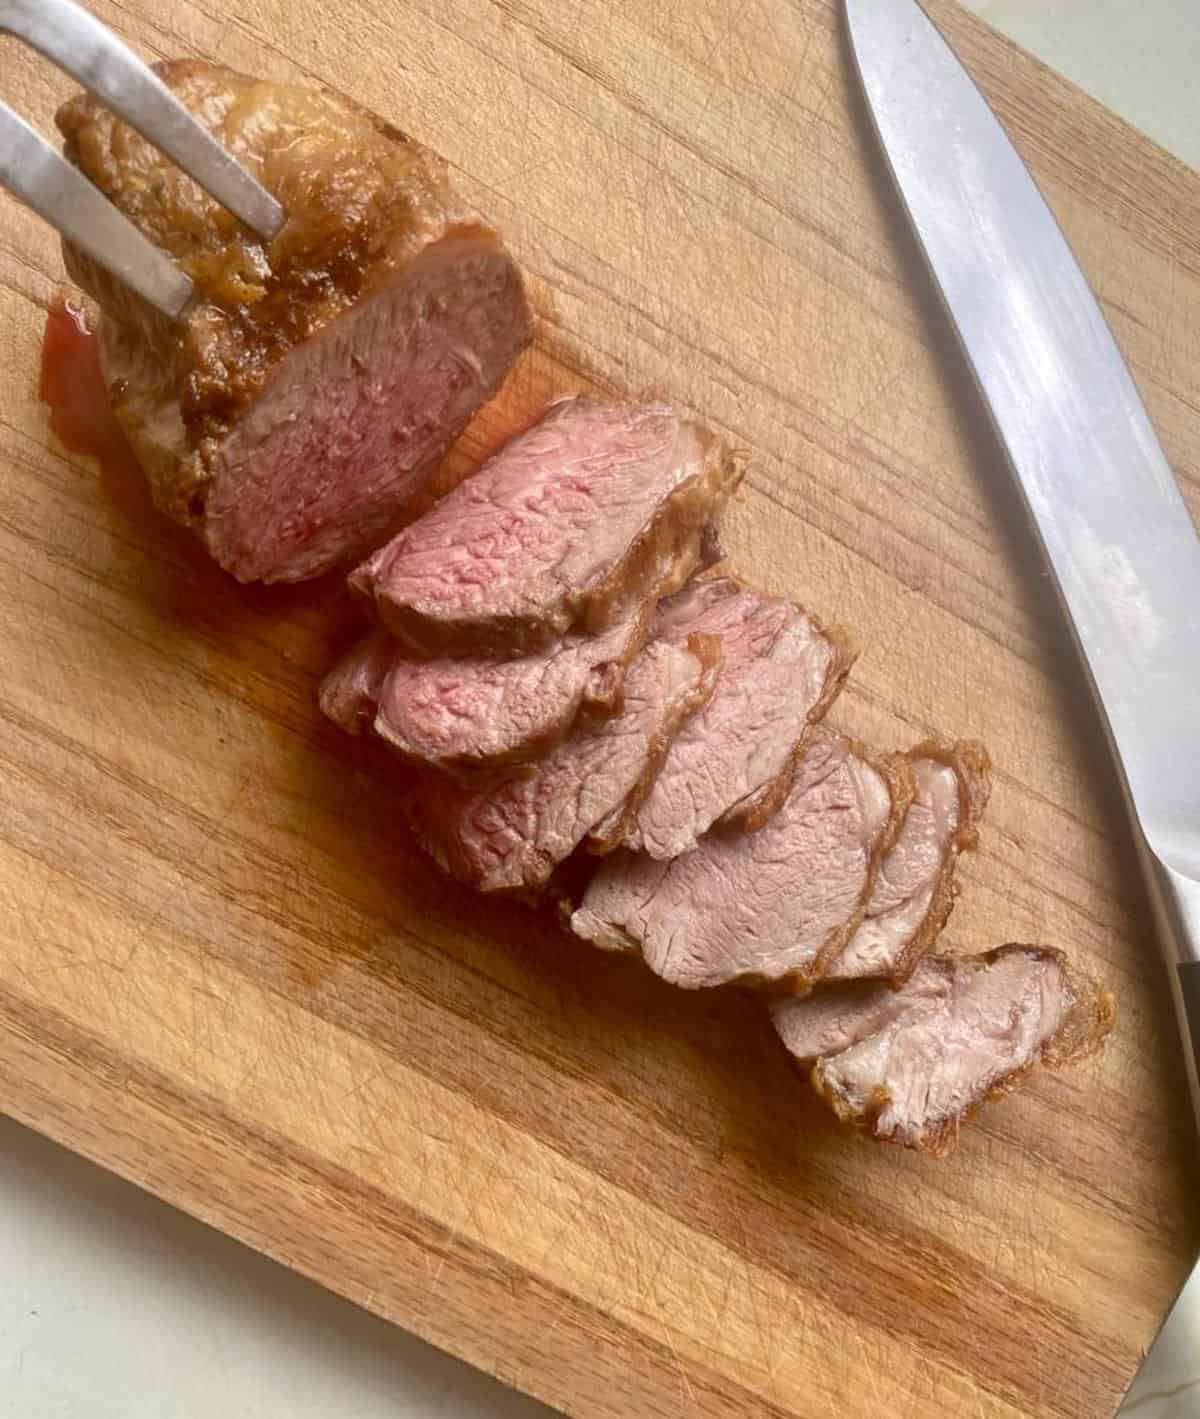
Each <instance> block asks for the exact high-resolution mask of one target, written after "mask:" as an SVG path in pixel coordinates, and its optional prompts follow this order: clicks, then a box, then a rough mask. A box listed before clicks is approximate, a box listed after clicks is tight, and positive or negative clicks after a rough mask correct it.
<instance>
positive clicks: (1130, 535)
mask: <svg viewBox="0 0 1200 1419" xmlns="http://www.w3.org/2000/svg"><path fill="white" fill-rule="evenodd" d="M845 16H846V26H847V30H848V33H849V38H850V47H851V50H852V52H853V56H854V63H855V66H856V67H857V70H858V76H859V79H860V81H861V84H862V88H863V91H864V93H865V95H866V99H867V106H868V108H869V110H870V114H871V119H872V122H873V124H874V127H875V130H876V133H877V136H878V138H879V142H880V145H881V147H882V149H883V152H884V154H885V156H886V159H887V163H888V166H889V168H890V170H891V176H892V178H893V180H894V182H895V185H896V188H897V190H898V192H899V194H900V198H901V201H902V203H903V206H904V209H905V212H906V213H907V216H908V219H909V221H910V223H911V224H912V228H913V231H914V232H915V233H916V236H917V240H918V243H919V245H920V247H921V250H922V252H923V253H924V256H925V259H926V261H927V262H928V265H929V269H930V271H931V273H932V275H933V278H934V282H935V284H936V286H937V289H938V291H939V293H940V295H941V297H942V300H943V302H944V304H945V307H946V310H947V312H948V314H949V316H950V320H951V322H952V324H953V326H954V329H955V331H956V333H957V335H958V339H959V343H960V344H961V346H962V350H963V353H964V355H965V356H966V359H967V363H968V364H969V366H970V368H971V370H972V373H973V374H974V376H975V379H976V381H977V383H978V385H979V389H980V392H981V393H982V395H983V398H984V402H985V404H986V406H987V408H988V411H989V413H990V415H991V419H992V422H993V425H994V427H995V432H996V435H997V437H998V439H999V441H1000V444H1001V446H1002V448H1003V450H1004V453H1005V456H1006V459H1007V462H1008V464H1009V467H1010V468H1011V470H1012V473H1013V475H1014V477H1015V478H1016V480H1017V484H1018V486H1019V487H1020V490H1021V493H1022V495H1023V497H1024V501H1025V504H1026V507H1027V508H1028V511H1029V514H1030V517H1031V518H1032V521H1033V526H1034V528H1035V530H1036V532H1037V535H1038V538H1039V540H1040V542H1041V545H1042V548H1043V550H1044V552H1045V555H1046V559H1047V561H1048V562H1049V565H1050V569H1051V571H1052V573H1053V577H1054V581H1055V583H1056V585H1057V589H1058V592H1059V597H1060V600H1061V602H1062V605H1063V608H1064V610H1065V612H1066V615H1067V619H1068V621H1069V622H1070V625H1071V628H1072V631H1073V632H1074V636H1075V640H1076V643H1077V645H1078V648H1079V651H1080V654H1081V655H1082V657H1083V662H1084V665H1085V667H1086V669H1087V674H1088V678H1089V680H1090V683H1091V687H1092V690H1093V691H1094V694H1095V700H1096V705H1097V708H1098V710H1099V713H1100V718H1101V721H1102V723H1103V726H1104V730H1105V733H1106V735H1107V739H1108V743H1109V746H1110V748H1111V749H1112V754H1113V759H1114V762H1115V765H1116V768H1117V772H1118V774H1119V776H1120V780H1121V784H1122V787H1123V789H1124V792H1125V799H1126V802H1127V804H1128V806H1129V811H1130V815H1131V819H1132V823H1133V830H1134V837H1135V840H1136V842H1137V846H1138V851H1139V854H1140V857H1141V862H1142V867H1143V869H1144V873H1145V877H1146V883H1147V886H1148V888H1149V893H1150V898H1151V901H1152V903H1153V907H1154V913H1155V918H1156V924H1157V927H1158V935H1159V939H1160V942H1161V944H1162V947H1163V951H1164V954H1165V956H1166V967H1167V977H1168V981H1169V984H1170V988H1171V993H1172V997H1173V999H1174V1002H1175V1008H1176V1014H1177V1016H1178V1020H1179V1028H1180V1032H1181V1034H1182V1039H1183V1045H1184V1056H1185V1061H1186V1066H1187V1071H1188V1081H1189V1084H1190V1087H1191V1094H1192V1103H1193V1108H1194V1109H1195V1112H1196V1116H1197V1119H1198V1120H1200V539H1198V538H1197V535H1196V529H1195V526H1194V525H1193V523H1192V520H1191V518H1190V516H1189V515H1188V510H1187V507H1186V505H1185V504H1184V501H1183V498H1182V496H1181V495H1180V492H1179V488H1178V485H1177V484H1176V482H1175V479H1174V476H1173V475H1172V473H1171V469H1170V467H1169V465H1168V463H1167V460H1166V457H1165V455H1164V454H1163V451H1162V448H1161V447H1160V446H1159V442H1158V439H1157V438H1156V437H1155V433H1154V430H1153V428H1152V427H1151V424H1150V419H1149V417H1148V415H1147V413H1146V410H1145V407H1144V406H1143V404H1142V400H1141V398H1140V396H1139V394H1138V391H1137V387H1136V385H1135V384H1134V382H1133V378H1132V376H1131V375H1130V373H1129V370H1128V368H1127V366H1126V364H1125V361H1124V360H1123V359H1122V357H1121V352H1120V350H1119V349H1118V348H1117V344H1116V341H1115V340H1114V338H1113V335H1112V332H1111V330H1110V329H1109V327H1108V324H1107V323H1106V321H1105V319H1104V316H1103V314H1102V313H1101V310H1100V307H1099V305H1098V303H1097V301H1096V298H1095V296H1094V295H1093V294H1092V291H1091V288H1090V287H1089V285H1088V282H1087V280H1086V278H1085V277H1084V275H1083V273H1082V271H1081V270H1080V268H1079V265H1078V263H1077V262H1076V260H1075V257H1074V256H1073V255H1072V253H1071V249H1070V247H1069V246H1068V245H1067V241H1066V238H1065V237H1064V236H1063V234H1062V231H1061V230H1060V228H1059V226H1058V223H1057V222H1056V221H1055V218H1054V215H1053V213H1052V212H1051V211H1050V208H1049V207H1048V206H1047V204H1046V202H1045V199H1044V198H1043V197H1042V195H1041V193H1040V192H1039V191H1038V188H1037V186H1036V184H1035V183H1034V181H1033V178H1032V177H1031V175H1030V173H1029V171H1028V169H1027V168H1026V167H1025V165H1024V163H1023V162H1022V161H1021V158H1020V157H1019V155H1018V154H1017V151H1016V149H1015V148H1014V147H1013V145H1012V143H1011V142H1010V141H1009V139H1008V137H1007V135H1006V134H1005V132H1004V129H1003V128H1002V127H1001V125H1000V122H999V120H998V119H997V118H996V116H995V114H994V113H993V112H992V110H991V109H990V108H989V107H988V104H987V102H986V100H985V99H984V97H983V95H982V94H981V93H980V91H979V89H978V88H977V87H976V86H975V84H974V82H973V81H972V79H971V78H970V76H969V75H968V74H967V72H966V70H965V69H964V68H963V67H962V65H961V64H960V63H959V61H958V59H957V58H956V57H955V54H954V52H953V50H952V49H951V48H950V46H949V44H947V42H946V40H945V39H944V38H943V36H942V35H941V34H940V32H939V31H938V30H937V28H936V27H935V26H934V25H933V23H932V22H931V21H930V20H929V18H928V17H927V16H926V14H925V13H924V11H923V10H922V9H921V8H920V7H919V6H918V5H917V4H916V3H915V0H845ZM1190 1289H1191V1290H1192V1291H1195V1290H1196V1289H1197V1288H1196V1287H1191V1288H1190ZM1174 1321H1175V1318H1174V1317H1173V1318H1172V1324H1174Z"/></svg>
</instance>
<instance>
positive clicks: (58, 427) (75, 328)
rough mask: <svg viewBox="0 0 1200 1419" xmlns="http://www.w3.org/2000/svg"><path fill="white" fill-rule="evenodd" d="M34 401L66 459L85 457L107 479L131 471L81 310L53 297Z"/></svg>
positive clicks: (126, 446)
mask: <svg viewBox="0 0 1200 1419" xmlns="http://www.w3.org/2000/svg"><path fill="white" fill-rule="evenodd" d="M38 397H39V398H40V399H41V400H42V402H43V403H44V404H46V405H48V406H49V409H50V427H51V428H52V429H53V430H54V433H55V434H56V435H57V436H58V439H59V441H60V442H61V443H62V444H63V446H64V447H65V448H69V449H70V450H71V452H72V453H85V454H88V455H89V456H90V457H92V458H95V459H97V460H98V461H99V463H100V466H101V468H103V470H104V471H105V472H106V473H109V474H123V473H126V472H127V471H129V470H131V469H135V468H136V466H137V464H136V460H135V459H134V456H133V452H132V450H131V449H130V447H129V444H128V443H127V442H126V439H125V435H124V434H123V433H122V432H121V426H120V425H119V424H118V423H117V421H116V418H115V417H114V416H113V412H112V409H111V407H110V406H109V402H108V394H107V393H106V391H105V388H104V377H103V375H102V374H101V373H100V354H99V350H98V348H97V342H96V335H95V332H94V331H93V330H92V329H91V328H90V327H89V326H88V322H87V315H86V313H85V311H84V310H83V308H82V307H81V306H78V305H76V304H75V303H74V302H72V301H70V300H68V299H66V298H65V297H63V296H59V297H58V298H57V299H56V300H55V301H54V303H53V304H52V305H51V307H50V309H49V311H48V312H47V314H46V329H45V332H44V334H43V335H42V368H41V377H40V379H39V381H38Z"/></svg>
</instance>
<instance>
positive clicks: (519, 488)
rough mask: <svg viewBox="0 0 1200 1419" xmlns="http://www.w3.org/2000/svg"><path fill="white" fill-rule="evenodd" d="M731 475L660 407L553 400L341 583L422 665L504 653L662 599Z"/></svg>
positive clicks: (697, 551)
mask: <svg viewBox="0 0 1200 1419" xmlns="http://www.w3.org/2000/svg"><path fill="white" fill-rule="evenodd" d="M740 476H741V464H740V461H739V460H738V459H736V458H735V457H733V456H732V455H731V454H729V453H728V452H727V451H726V450H725V449H724V448H723V447H722V445H721V444H720V442H719V441H718V440H717V439H716V438H715V437H714V436H713V435H712V434H710V433H708V432H707V431H706V430H704V429H702V428H701V427H700V426H699V425H698V424H696V423H693V422H692V421H691V420H690V419H686V418H684V417H682V416H681V415H680V414H678V413H677V412H676V411H675V410H673V409H671V408H669V407H667V406H666V405H663V404H650V405H632V404H599V403H596V402H594V401H592V400H589V399H582V398H581V399H567V400H563V401H560V402H559V403H557V404H555V405H553V406H552V407H551V409H550V411H549V412H548V413H547V414H546V415H545V417H544V418H543V419H542V420H541V422H540V423H538V424H537V425H535V426H534V427H533V428H532V429H530V430H528V431H527V432H526V433H524V434H521V435H520V436H518V437H517V438H514V439H512V440H511V441H510V442H509V443H508V444H507V445H506V446H505V447H504V448H503V449H501V450H500V452H499V453H497V454H496V455H495V456H494V457H492V458H491V459H489V460H488V462H486V463H485V464H484V465H483V467H482V468H481V469H480V470H479V471H478V472H477V473H476V474H475V475H474V476H473V477H471V478H468V479H467V480H466V481H465V482H463V483H461V484H459V486H458V487H457V488H455V489H454V490H453V491H452V492H450V493H449V494H448V495H447V496H446V497H445V498H443V499H442V501H441V502H440V503H438V504H437V505H436V506H435V507H434V508H433V510H432V511H431V512H429V513H428V514H427V515H426V516H424V517H422V518H421V519H420V520H419V521H417V522H415V523H413V524H412V525H411V526H409V527H407V528H405V529H404V530H403V531H402V532H400V533H399V534H397V536H396V537H394V538H393V539H392V541H391V542H389V543H388V544H387V545H386V546H384V547H382V548H380V549H379V551H377V552H376V553H375V554H374V555H373V556H372V557H371V558H370V559H369V560H368V561H367V562H365V563H364V564H363V565H362V566H361V567H359V568H358V570H357V571H356V572H355V573H354V574H353V576H352V577H351V585H352V586H353V587H354V588H355V589H356V590H357V591H358V592H360V593H361V594H362V595H363V596H365V597H367V598H368V600H369V601H370V602H371V603H372V604H373V605H374V607H375V608H376V610H377V612H378V615H379V619H380V620H381V621H382V622H383V624H384V625H386V626H387V627H388V629H389V630H391V631H392V633H393V634H394V635H395V636H397V637H398V638H399V639H400V640H401V641H402V642H403V643H405V644H406V645H408V646H410V647H412V648H413V649H415V650H417V651H418V652H420V653H422V654H425V655H449V654H454V655H478V654H494V653H497V652H499V653H501V654H516V653H520V652H527V651H530V650H536V649H539V648H541V647H544V646H546V645H548V644H550V643H552V642H553V641H554V640H555V639H557V638H558V637H560V636H562V635H563V634H565V633H566V632H567V631H569V630H571V629H580V630H585V631H589V632H593V633H594V632H597V631H599V630H602V629H603V628H605V627H606V626H608V625H609V624H610V623H611V622H612V620H613V619H614V618H615V617H616V616H617V615H619V614H620V608H621V607H623V606H627V605H629V604H632V603H634V602H638V601H653V600H654V599H655V598H657V597H659V596H661V595H664V594H666V593H669V592H672V591H675V590H677V589H678V588H679V587H680V586H681V585H682V584H683V582H684V581H685V580H686V579H687V577H688V576H689V575H690V574H691V573H692V571H693V570H694V569H695V568H696V567H697V566H698V565H699V564H700V562H701V561H702V560H704V559H706V558H707V557H708V556H709V555H711V532H710V531H709V529H710V525H711V523H712V520H713V517H714V516H715V514H716V513H717V512H718V511H719V510H720V508H721V506H722V505H723V504H724V502H725V500H726V499H727V498H728V496H729V494H730V492H731V491H732V490H733V488H734V487H735V486H736V484H737V482H738V480H739V478H740Z"/></svg>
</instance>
